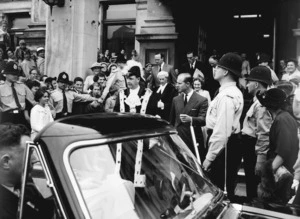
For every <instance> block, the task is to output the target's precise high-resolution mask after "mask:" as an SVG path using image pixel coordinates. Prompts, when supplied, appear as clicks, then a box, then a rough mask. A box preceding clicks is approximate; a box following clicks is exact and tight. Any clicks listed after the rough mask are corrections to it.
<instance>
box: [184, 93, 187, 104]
mask: <svg viewBox="0 0 300 219" xmlns="http://www.w3.org/2000/svg"><path fill="white" fill-rule="evenodd" d="M186 104H187V95H184V106H186Z"/></svg>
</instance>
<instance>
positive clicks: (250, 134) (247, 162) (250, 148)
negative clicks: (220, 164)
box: [241, 66, 273, 201]
mask: <svg viewBox="0 0 300 219" xmlns="http://www.w3.org/2000/svg"><path fill="white" fill-rule="evenodd" d="M246 80H247V89H248V91H249V94H251V95H252V96H253V104H252V105H251V106H250V108H249V110H248V111H247V113H246V116H245V119H244V122H243V128H242V144H241V147H242V154H241V155H242V158H243V166H244V170H245V179H246V191H247V198H248V199H249V201H250V200H251V199H252V198H254V197H256V196H257V192H256V191H257V184H258V181H259V180H258V179H257V177H256V176H255V175H257V176H260V175H261V171H262V168H263V165H264V164H265V161H266V160H267V152H268V150H269V132H270V127H271V125H272V123H273V119H272V116H271V114H270V113H269V112H268V111H267V109H266V107H264V106H262V105H261V104H260V102H259V101H258V99H257V98H256V94H257V93H258V92H263V91H265V90H267V87H268V86H270V85H271V84H272V78H271V71H270V70H269V68H267V67H264V66H256V67H254V68H253V69H251V71H250V74H249V77H247V79H246ZM255 173H256V174H255Z"/></svg>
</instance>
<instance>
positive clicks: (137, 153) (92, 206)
mask: <svg viewBox="0 0 300 219" xmlns="http://www.w3.org/2000/svg"><path fill="white" fill-rule="evenodd" d="M66 165H70V167H71V169H72V170H73V171H72V172H73V173H72V174H73V176H72V177H74V178H75V179H76V182H77V185H78V187H79V189H80V191H81V194H80V195H82V197H83V199H84V202H85V204H86V206H87V208H88V211H89V213H90V216H91V217H92V218H109V219H111V218H163V217H164V216H168V218H175V217H176V218H185V217H187V216H188V215H190V214H196V213H197V214H199V212H201V211H203V210H205V209H206V208H207V206H209V205H210V203H211V200H212V199H213V197H214V196H216V194H217V193H218V189H217V188H216V187H214V186H213V185H212V184H211V183H210V182H209V181H207V180H206V179H205V178H204V177H202V176H203V173H202V171H201V169H200V166H199V165H198V164H197V163H196V159H195V157H194V156H193V155H192V154H191V152H190V151H189V150H188V149H187V146H186V145H185V144H184V143H183V141H182V140H181V139H180V138H179V137H178V136H177V135H171V136H158V137H151V138H144V139H135V140H131V141H123V142H116V143H111V144H102V145H91V146H85V147H79V148H78V149H75V150H74V151H73V152H72V153H71V155H70V160H69V163H68V164H66Z"/></svg>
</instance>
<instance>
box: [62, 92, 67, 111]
mask: <svg viewBox="0 0 300 219" xmlns="http://www.w3.org/2000/svg"><path fill="white" fill-rule="evenodd" d="M62 93H63V109H62V113H67V112H68V103H67V96H66V92H65V90H62Z"/></svg>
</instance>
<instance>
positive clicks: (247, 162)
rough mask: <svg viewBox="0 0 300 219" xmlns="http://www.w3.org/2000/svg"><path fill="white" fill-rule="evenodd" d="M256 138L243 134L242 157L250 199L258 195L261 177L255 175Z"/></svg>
mask: <svg viewBox="0 0 300 219" xmlns="http://www.w3.org/2000/svg"><path fill="white" fill-rule="evenodd" d="M256 140H257V139H256V138H253V137H251V136H248V135H242V142H241V148H242V151H241V152H242V153H241V158H243V165H244V166H243V167H244V171H245V180H246V192H247V197H248V198H250V199H252V198H254V197H257V185H258V182H259V177H257V176H256V175H255V164H256V159H257V157H256V154H255V144H256Z"/></svg>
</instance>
